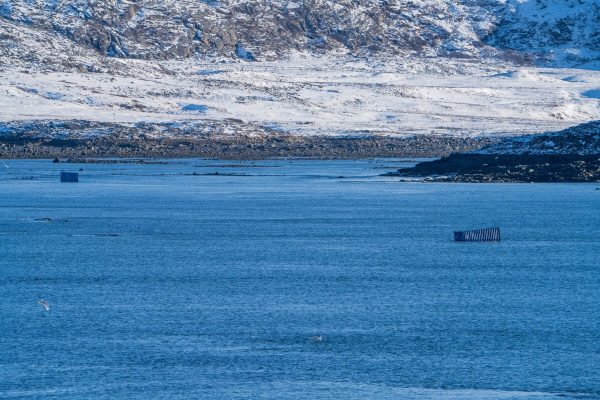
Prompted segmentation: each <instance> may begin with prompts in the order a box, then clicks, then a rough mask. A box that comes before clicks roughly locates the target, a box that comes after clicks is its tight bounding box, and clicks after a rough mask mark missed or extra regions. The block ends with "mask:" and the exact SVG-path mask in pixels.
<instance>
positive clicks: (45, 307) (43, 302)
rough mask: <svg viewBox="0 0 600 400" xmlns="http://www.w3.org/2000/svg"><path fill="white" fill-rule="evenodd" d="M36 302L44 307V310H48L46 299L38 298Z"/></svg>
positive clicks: (48, 305)
mask: <svg viewBox="0 0 600 400" xmlns="http://www.w3.org/2000/svg"><path fill="white" fill-rule="evenodd" d="M38 304H39V305H40V306H42V307H44V310H46V311H50V304H49V303H48V302H47V301H46V300H44V299H40V300H38Z"/></svg>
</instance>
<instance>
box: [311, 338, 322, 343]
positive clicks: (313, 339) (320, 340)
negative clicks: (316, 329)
mask: <svg viewBox="0 0 600 400" xmlns="http://www.w3.org/2000/svg"><path fill="white" fill-rule="evenodd" d="M311 339H312V341H313V342H315V343H319V342H322V341H323V336H311Z"/></svg>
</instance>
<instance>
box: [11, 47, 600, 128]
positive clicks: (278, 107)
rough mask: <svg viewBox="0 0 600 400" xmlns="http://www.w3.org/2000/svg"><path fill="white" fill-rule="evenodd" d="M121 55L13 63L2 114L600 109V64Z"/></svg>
mask: <svg viewBox="0 0 600 400" xmlns="http://www.w3.org/2000/svg"><path fill="white" fill-rule="evenodd" d="M118 63H122V64H124V65H125V66H126V67H127V68H129V69H127V70H126V71H128V72H127V73H122V74H113V73H110V72H98V73H80V72H44V71H23V70H5V71H4V72H3V73H2V76H3V80H2V81H1V82H0V110H1V111H0V120H1V121H5V122H7V121H13V120H18V121H27V120H46V119H54V120H74V119H78V120H90V121H98V122H123V123H131V124H134V123H136V122H139V121H149V122H160V121H176V122H178V123H195V124H200V125H202V124H209V123H210V124H211V126H213V125H214V124H215V121H217V122H219V123H220V124H221V125H223V126H227V125H235V124H239V123H244V124H249V126H253V127H256V126H260V127H265V128H268V129H271V130H277V131H281V132H283V133H293V134H301V135H314V134H319V135H407V134H446V135H470V136H472V135H481V134H524V133H532V132H540V131H546V130H554V129H556V128H557V127H567V126H573V125H577V124H579V123H582V122H586V121H589V120H593V119H597V118H598V114H599V112H600V96H598V95H597V92H595V90H596V89H597V88H600V72H596V71H588V70H568V69H538V68H521V69H511V68H513V67H512V66H504V67H502V68H500V67H499V66H497V65H495V64H492V65H487V66H485V65H474V64H468V63H464V62H459V61H448V60H437V61H436V60H429V59H425V60H423V59H420V60H417V59H406V60H402V61H399V62H395V63H392V62H389V61H386V62H379V63H375V62H374V61H373V60H370V61H369V62H366V61H356V60H353V59H341V58H339V57H332V58H328V57H321V58H304V57H300V56H299V57H295V58H293V59H289V60H286V61H282V60H279V61H272V62H256V63H245V62H220V63H215V62H209V63H206V62H205V63H201V62H199V61H173V62H162V63H160V64H156V62H149V61H135V62H134V61H130V60H127V61H118ZM232 122H235V124H233V123H232ZM222 131H223V132H227V129H223V130H222ZM232 132H235V131H232Z"/></svg>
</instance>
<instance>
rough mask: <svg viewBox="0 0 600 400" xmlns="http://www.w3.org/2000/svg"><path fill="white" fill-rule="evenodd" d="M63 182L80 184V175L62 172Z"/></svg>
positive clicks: (61, 178)
mask: <svg viewBox="0 0 600 400" xmlns="http://www.w3.org/2000/svg"><path fill="white" fill-rule="evenodd" d="M60 181H61V182H79V174H78V173H77V172H61V173H60Z"/></svg>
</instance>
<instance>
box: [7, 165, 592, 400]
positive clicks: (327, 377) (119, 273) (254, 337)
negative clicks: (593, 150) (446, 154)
mask: <svg viewBox="0 0 600 400" xmlns="http://www.w3.org/2000/svg"><path fill="white" fill-rule="evenodd" d="M411 162H412V161H410V160H369V161H262V162H243V163H242V162H232V161H214V160H167V161H166V162H165V163H157V164H146V165H137V164H115V163H112V164H111V163H106V164H64V163H61V164H53V163H51V162H50V161H48V160H38V161H30V160H24V161H16V160H7V161H2V162H1V163H0V398H3V399H4V398H6V399H38V398H57V399H128V400H131V399H442V400H448V399H487V400H490V399H503V400H504V399H557V400H558V399H600V290H599V289H600V229H599V228H600V191H599V190H596V187H597V186H600V185H590V184H441V183H440V184H438V183H416V182H401V181H400V180H399V179H398V178H392V177H382V176H380V175H381V174H383V173H385V172H388V171H393V170H394V169H396V168H398V167H400V166H403V165H408V164H410V163H411ZM80 169H81V170H80ZM60 171H73V172H79V174H80V177H79V178H80V182H79V183H60V181H59V180H60V179H59V175H60ZM492 226H499V227H501V229H502V236H503V241H502V242H500V243H455V242H454V241H453V231H454V230H464V229H477V228H485V227H492ZM40 299H45V300H47V301H48V303H49V306H50V309H49V311H46V310H45V309H44V308H43V307H42V306H41V305H40V304H38V300H40ZM313 336H322V338H321V340H317V339H313Z"/></svg>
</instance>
